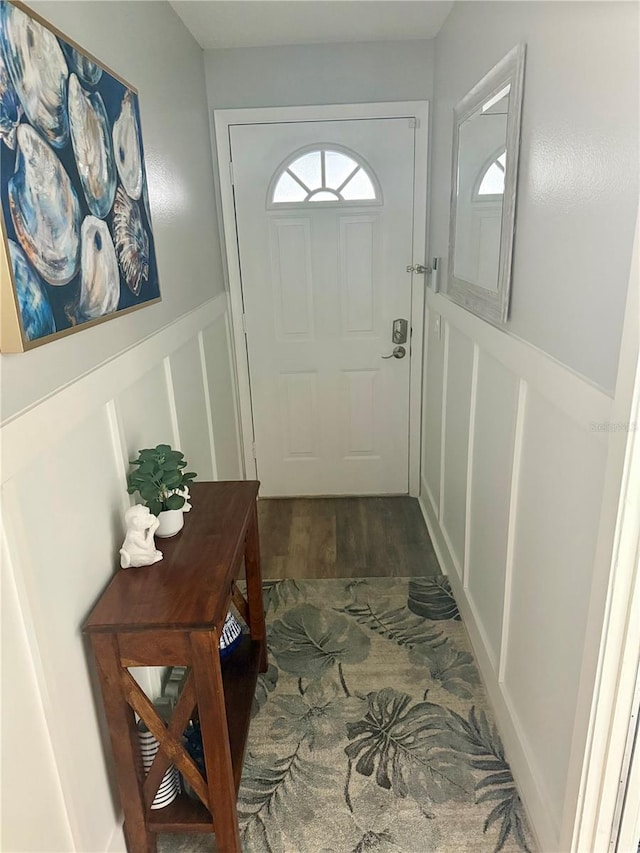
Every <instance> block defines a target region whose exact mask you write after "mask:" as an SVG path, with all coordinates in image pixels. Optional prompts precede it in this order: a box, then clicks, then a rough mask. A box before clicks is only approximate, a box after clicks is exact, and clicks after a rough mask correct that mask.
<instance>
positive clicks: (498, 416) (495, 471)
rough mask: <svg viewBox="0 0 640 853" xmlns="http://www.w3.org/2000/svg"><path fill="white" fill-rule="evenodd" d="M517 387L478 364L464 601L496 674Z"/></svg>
mask: <svg viewBox="0 0 640 853" xmlns="http://www.w3.org/2000/svg"><path fill="white" fill-rule="evenodd" d="M517 404H518V381H517V378H516V377H515V376H514V374H513V373H511V371H509V370H507V369H506V368H505V367H503V366H502V365H501V364H500V362H498V361H496V360H495V359H494V358H492V357H491V356H490V355H487V353H482V354H480V355H479V358H478V376H477V386H476V409H475V419H474V426H475V428H474V438H473V461H472V470H471V482H470V483H469V485H468V488H469V490H470V509H471V511H470V513H469V517H468V519H467V522H468V530H469V541H468V542H467V550H468V578H467V595H468V596H469V599H470V601H471V602H473V605H474V607H475V611H476V613H477V616H478V624H479V627H480V628H481V629H482V631H483V632H484V636H485V637H486V642H487V651H488V653H489V657H490V658H491V661H492V663H493V665H494V669H495V670H496V672H497V669H498V661H499V656H500V643H501V638H502V616H503V608H504V588H505V572H506V556H507V531H508V526H509V502H510V498H511V475H512V469H513V466H512V457H513V442H514V437H515V426H516V409H517Z"/></svg>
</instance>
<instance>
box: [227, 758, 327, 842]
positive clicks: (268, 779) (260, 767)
mask: <svg viewBox="0 0 640 853" xmlns="http://www.w3.org/2000/svg"><path fill="white" fill-rule="evenodd" d="M301 753H302V741H300V742H299V743H298V744H297V745H296V747H295V749H294V750H293V752H291V753H290V754H288V755H285V756H277V755H270V756H267V757H266V759H263V760H260V761H258V760H256V759H255V758H254V757H252V756H249V758H248V759H247V761H246V762H245V766H244V769H243V773H242V784H241V788H240V793H239V801H238V817H239V819H240V821H241V823H242V835H243V841H246V842H247V843H246V844H245V843H243V849H256V847H255V846H254V843H249V840H250V839H251V838H253V839H255V838H256V837H257V838H259V839H260V841H261V847H262V849H264V850H266V851H269V853H271V851H272V846H271V843H270V841H269V833H268V829H267V827H273V826H274V825H276V826H277V823H278V810H279V809H282V808H283V807H286V804H287V800H288V799H289V798H290V797H291V796H292V795H293V793H294V792H295V791H296V789H298V788H299V787H304V788H305V789H307V790H309V791H311V790H313V788H314V787H315V786H318V785H321V784H322V783H323V782H324V781H326V778H325V777H326V776H327V775H328V774H326V773H325V774H323V773H322V772H321V771H322V768H318V766H317V765H316V764H314V763H313V762H311V761H309V760H308V759H307V758H305V757H304V756H303V755H302V754H301ZM301 817H302V818H304V815H301ZM257 849H260V848H257Z"/></svg>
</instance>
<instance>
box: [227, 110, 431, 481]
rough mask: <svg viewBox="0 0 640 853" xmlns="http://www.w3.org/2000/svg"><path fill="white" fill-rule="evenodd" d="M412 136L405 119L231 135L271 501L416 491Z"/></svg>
mask: <svg viewBox="0 0 640 853" xmlns="http://www.w3.org/2000/svg"><path fill="white" fill-rule="evenodd" d="M414 137H415V133H414V129H413V126H412V122H411V121H410V120H408V119H407V118H385V119H369V120H363V119H359V120H344V121H306V122H282V123H273V124H250V125H233V126H231V128H230V144H231V156H232V161H233V182H234V196H235V211H236V226H237V237H238V249H239V258H240V271H241V278H242V295H243V301H244V314H245V329H246V340H247V352H248V362H249V377H250V385H251V401H252V412H253V426H254V437H255V453H256V460H257V471H258V477H259V478H260V480H261V482H262V494H264V495H271V496H275V495H279V496H286V495H291V496H293V495H342V494H358V495H366V494H394V493H395V494H406V493H407V491H408V469H409V460H408V452H409V441H408V438H409V391H410V370H411V338H410V328H409V329H408V331H407V339H406V342H404V343H402V344H400V343H395V342H394V341H393V340H392V327H393V323H394V321H395V320H404V321H407V326H410V318H411V275H410V274H408V273H407V271H406V267H407V265H409V264H411V263H412V257H413V253H412V248H413V247H412V241H413V193H414V147H415V138H414ZM397 331H398V333H399V334H400V335H402V332H403V329H401V328H399V329H398V330H397ZM394 346H401V347H403V348H404V352H405V355H404V357H401V358H396V357H392V358H387V359H385V358H384V356H389V355H390V354H391V353H392V351H393V349H394ZM398 355H402V350H399V351H398ZM416 355H417V358H419V357H420V354H419V353H417V354H416Z"/></svg>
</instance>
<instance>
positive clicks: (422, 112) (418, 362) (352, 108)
mask: <svg viewBox="0 0 640 853" xmlns="http://www.w3.org/2000/svg"><path fill="white" fill-rule="evenodd" d="M380 118H406V119H407V120H408V121H410V120H413V121H415V131H416V137H415V139H416V146H415V154H414V191H413V235H412V241H413V257H412V258H407V266H410V265H416V264H423V265H424V266H428V264H427V262H426V249H427V245H426V241H427V215H428V212H427V179H428V163H429V160H428V139H429V132H428V131H429V102H428V101H397V102H385V103H370V104H327V105H317V106H305V107H253V108H246V109H224V110H214V111H213V124H214V129H215V145H216V150H217V162H218V178H219V181H220V200H221V212H222V223H221V224H222V232H223V243H224V247H225V252H226V261H227V264H226V266H227V276H228V288H229V301H230V303H231V320H232V324H231V325H232V332H233V342H234V352H235V362H236V383H237V388H238V404H239V414H240V434H241V441H240V444H241V447H242V454H241V455H242V459H243V463H244V472H245V476H247V477H252V478H257V466H256V458H255V446H254V434H253V410H252V404H251V383H250V379H249V358H248V352H247V345H246V338H245V329H244V311H243V295H242V280H241V275H240V256H239V251H238V239H237V231H236V218H235V204H234V193H233V166H232V163H231V135H230V131H231V127H232V126H233V125H238V124H245V125H246V124H277V123H281V122H304V121H307V122H316V121H349V120H357V119H380ZM407 275H411V329H412V336H411V354H412V358H411V375H410V385H409V494H410V495H412V496H413V497H418V495H419V494H420V452H421V436H422V373H423V361H424V359H423V339H424V300H425V288H426V284H427V282H426V279H425V276H424V275H418V274H416V273H407Z"/></svg>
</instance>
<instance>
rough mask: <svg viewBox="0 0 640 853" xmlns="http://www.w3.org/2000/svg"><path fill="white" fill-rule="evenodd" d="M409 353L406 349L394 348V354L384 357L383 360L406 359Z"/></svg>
mask: <svg viewBox="0 0 640 853" xmlns="http://www.w3.org/2000/svg"><path fill="white" fill-rule="evenodd" d="M406 354H407V351H406V349H405V348H404V347H394V348H393V352H392V353H389V355H383V356H381V358H404V357H405V355H406Z"/></svg>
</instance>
